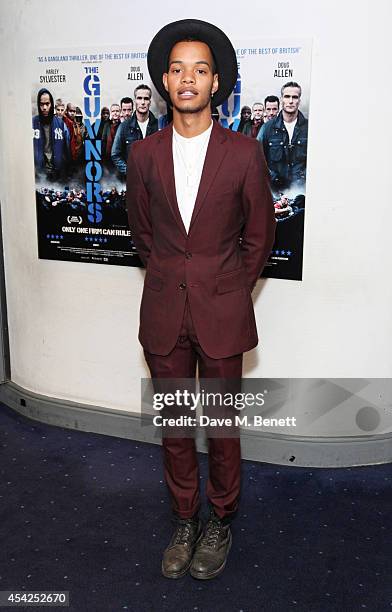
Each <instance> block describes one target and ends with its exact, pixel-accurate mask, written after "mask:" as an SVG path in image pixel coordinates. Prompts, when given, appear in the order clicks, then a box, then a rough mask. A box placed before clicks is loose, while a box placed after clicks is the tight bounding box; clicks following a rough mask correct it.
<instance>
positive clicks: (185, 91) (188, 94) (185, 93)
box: [177, 87, 198, 99]
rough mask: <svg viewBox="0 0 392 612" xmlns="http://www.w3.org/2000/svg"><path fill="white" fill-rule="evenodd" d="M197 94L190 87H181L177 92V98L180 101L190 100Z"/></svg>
mask: <svg viewBox="0 0 392 612" xmlns="http://www.w3.org/2000/svg"><path fill="white" fill-rule="evenodd" d="M197 94H198V92H197V91H196V89H193V88H192V87H183V88H182V89H179V90H178V92H177V95H178V97H179V98H182V99H190V98H193V97H194V96H197Z"/></svg>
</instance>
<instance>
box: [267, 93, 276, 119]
mask: <svg viewBox="0 0 392 612" xmlns="http://www.w3.org/2000/svg"><path fill="white" fill-rule="evenodd" d="M264 110H265V112H266V120H267V121H270V120H271V119H274V117H276V116H277V114H278V112H279V98H278V96H267V97H266V99H265V100H264Z"/></svg>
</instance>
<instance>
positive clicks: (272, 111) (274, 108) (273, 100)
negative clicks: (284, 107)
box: [257, 96, 279, 142]
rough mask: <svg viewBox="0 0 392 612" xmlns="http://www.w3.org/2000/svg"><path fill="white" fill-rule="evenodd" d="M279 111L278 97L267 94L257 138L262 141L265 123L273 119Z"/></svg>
mask: <svg viewBox="0 0 392 612" xmlns="http://www.w3.org/2000/svg"><path fill="white" fill-rule="evenodd" d="M278 112H279V98H278V96H267V97H266V98H265V100H264V113H263V125H262V126H261V128H260V130H259V133H258V134H257V140H258V141H259V142H262V141H263V133H264V128H265V125H266V123H267V122H268V121H271V119H274V118H275V117H276V116H277V114H278Z"/></svg>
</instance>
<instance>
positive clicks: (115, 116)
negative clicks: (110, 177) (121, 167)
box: [102, 104, 121, 169]
mask: <svg viewBox="0 0 392 612" xmlns="http://www.w3.org/2000/svg"><path fill="white" fill-rule="evenodd" d="M120 112H121V111H120V105H119V104H112V105H111V106H110V119H109V121H108V122H107V123H106V124H105V126H104V129H103V131H102V159H103V160H104V163H105V166H107V167H108V168H109V169H113V163H112V159H111V156H112V146H113V141H114V138H115V136H116V133H117V130H118V128H119V126H120Z"/></svg>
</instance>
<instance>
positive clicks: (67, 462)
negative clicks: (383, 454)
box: [0, 405, 392, 612]
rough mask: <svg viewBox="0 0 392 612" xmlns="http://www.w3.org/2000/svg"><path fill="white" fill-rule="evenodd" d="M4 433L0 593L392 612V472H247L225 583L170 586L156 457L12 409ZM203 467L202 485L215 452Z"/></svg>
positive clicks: (154, 606) (179, 606)
mask: <svg viewBox="0 0 392 612" xmlns="http://www.w3.org/2000/svg"><path fill="white" fill-rule="evenodd" d="M0 432H1V433H0V436H1V437H0V461H1V463H0V474H1V481H0V537H1V548H2V555H1V556H2V563H1V565H0V590H11V589H14V590H26V591H29V590H35V591H37V590H46V591H48V590H69V591H70V608H69V609H70V610H72V611H77V612H84V611H91V612H100V611H102V612H109V611H110V612H111V611H120V610H132V611H133V612H160V611H161V610H168V611H173V612H174V611H175V612H194V611H197V612H220V611H222V612H223V611H225V612H259V611H264V610H265V611H267V612H275V611H276V612H286V611H289V610H297V611H300V612H331V611H338V612H351V611H356V610H358V611H362V610H365V611H366V610H367V611H377V612H380V611H384V610H392V590H391V570H392V538H391V501H392V494H391V480H392V478H391V466H390V465H380V466H372V467H359V468H348V469H342V468H340V469H308V468H298V467H282V466H275V465H269V464H262V463H253V462H250V461H244V462H243V488H242V500H241V509H240V512H239V514H238V516H237V519H236V521H235V522H234V524H233V527H232V531H233V547H232V549H231V552H230V555H229V559H228V563H227V567H226V570H225V572H224V573H223V574H222V575H221V576H220V577H218V578H216V579H215V580H212V581H207V582H201V581H196V580H194V579H193V578H192V577H191V576H189V575H187V576H185V577H184V578H182V579H179V580H167V579H165V578H163V577H162V576H161V573H160V565H161V554H162V551H163V549H164V548H165V546H166V545H167V543H168V541H169V539H170V536H171V533H172V523H171V520H170V519H171V513H170V503H169V500H168V497H167V493H166V488H165V484H164V482H163V476H162V467H161V448H160V447H159V446H155V445H150V444H145V443H140V442H134V441H130V440H124V439H117V438H113V437H109V436H103V435H98V434H89V433H84V432H78V431H73V430H69V429H62V428H58V427H53V426H49V425H44V424H40V423H37V422H36V421H32V420H29V419H26V418H24V417H22V416H20V415H18V414H17V413H15V412H13V411H12V410H10V409H9V408H7V407H6V406H3V405H0ZM200 463H201V473H202V477H201V483H202V487H204V485H205V482H206V475H207V457H206V456H205V455H200ZM2 609H5V608H2ZM9 609H11V608H9ZM12 609H14V608H12ZM47 609H53V610H55V609H57V610H58V609H59V608H47Z"/></svg>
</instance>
